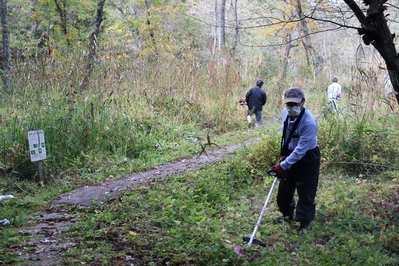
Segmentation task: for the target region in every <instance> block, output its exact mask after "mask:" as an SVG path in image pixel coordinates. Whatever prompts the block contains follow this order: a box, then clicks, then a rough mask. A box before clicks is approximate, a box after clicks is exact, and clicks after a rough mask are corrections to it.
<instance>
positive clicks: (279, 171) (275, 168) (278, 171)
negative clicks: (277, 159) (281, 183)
mask: <svg viewBox="0 0 399 266" xmlns="http://www.w3.org/2000/svg"><path fill="white" fill-rule="evenodd" d="M272 170H273V171H274V172H275V173H276V174H277V175H281V174H283V173H284V169H283V168H282V167H281V166H280V164H276V165H274V166H273V167H272Z"/></svg>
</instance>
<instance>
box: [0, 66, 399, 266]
mask: <svg viewBox="0 0 399 266" xmlns="http://www.w3.org/2000/svg"><path fill="white" fill-rule="evenodd" d="M66 59H67V58H66ZM66 59H65V61H62V59H61V58H60V59H59V61H58V64H56V65H53V66H51V67H52V72H49V73H47V74H46V75H48V77H49V78H40V77H38V78H35V79H33V78H32V79H30V80H23V78H22V77H25V76H26V77H27V76H28V75H20V76H21V80H19V81H16V84H18V85H16V88H19V87H20V88H23V89H20V90H18V89H15V90H14V91H13V92H12V93H10V94H5V95H4V98H3V99H2V100H3V101H2V107H1V109H0V125H1V127H0V128H1V129H0V143H1V144H2V145H1V148H0V166H1V167H4V168H6V169H8V168H12V169H13V170H16V171H18V172H20V173H22V172H23V171H26V172H27V173H28V174H32V173H33V174H34V171H35V169H34V165H33V164H32V163H31V162H30V161H29V154H28V153H27V151H26V147H27V145H26V144H27V143H26V137H27V136H26V133H27V131H28V130H32V129H42V130H44V132H45V138H46V145H47V147H46V148H47V152H48V158H47V160H45V161H44V162H43V167H44V172H45V176H46V180H45V182H44V183H42V184H40V183H37V182H35V181H34V180H33V179H32V178H28V179H23V178H21V177H16V176H10V175H9V174H8V173H6V174H5V175H4V177H2V178H1V179H0V194H2V195H3V194H13V195H14V196H15V199H13V200H6V201H3V202H1V204H2V205H1V206H0V208H1V211H2V212H1V215H2V216H1V217H0V219H2V217H3V216H4V218H7V219H9V220H10V221H11V223H12V224H11V226H8V227H0V237H1V239H2V240H3V241H1V242H0V262H1V263H20V261H17V256H16V253H15V252H13V247H16V246H24V245H26V243H27V241H29V239H28V236H24V235H20V234H18V231H19V230H20V229H22V228H24V227H26V226H30V223H29V219H30V217H32V216H34V215H37V214H38V213H39V214H40V213H45V211H46V208H48V201H49V200H51V199H53V198H54V197H56V196H57V195H59V194H62V193H65V192H67V191H70V190H73V189H75V188H78V187H82V186H86V185H94V184H99V183H101V182H102V181H105V180H110V179H117V178H121V177H123V176H126V175H128V174H130V173H132V172H138V171H142V170H144V169H148V168H151V167H154V166H156V165H159V164H162V163H165V162H169V161H172V160H174V159H176V158H185V157H191V156H193V155H194V154H198V153H199V152H200V151H201V145H200V144H205V143H206V142H207V138H208V137H210V139H211V141H212V142H214V143H216V144H217V145H219V146H222V145H226V144H231V143H237V142H241V141H243V140H245V139H247V138H248V137H259V139H260V140H261V141H260V142H259V143H257V144H256V145H254V146H251V147H245V148H244V149H243V150H242V151H240V152H237V153H234V154H232V155H231V158H229V159H226V160H224V161H223V162H220V163H218V164H215V165H211V166H207V167H206V168H204V169H200V170H196V171H190V172H188V173H186V174H185V175H182V176H171V177H169V178H168V179H167V180H166V181H164V182H159V183H151V184H145V185H143V186H141V187H136V188H132V189H130V190H129V191H127V192H126V193H125V194H124V195H123V196H122V197H121V198H119V199H117V200H115V201H113V202H111V203H110V204H107V205H101V206H97V207H93V208H73V207H63V208H65V210H64V211H67V212H69V213H71V214H75V213H77V214H79V217H80V218H79V224H78V225H77V226H75V227H73V228H71V229H70V230H69V231H68V232H65V233H63V236H65V237H69V238H70V240H71V241H73V242H75V243H77V244H78V245H77V246H76V247H70V248H69V249H68V250H67V252H66V253H65V254H63V255H64V258H65V264H67V265H76V264H90V265H118V264H122V265H123V264H124V263H126V258H130V259H134V260H132V261H129V263H130V262H131V263H134V264H135V265H148V264H150V263H156V264H158V265H165V264H169V265H181V264H187V265H250V264H251V265H252V264H259V265H308V264H311V265H395V264H398V257H397V256H398V255H397V254H398V242H399V240H398V237H397V231H398V230H397V227H398V223H397V217H398V209H399V208H398V205H399V202H398V198H399V196H398V187H399V185H398V180H399V179H398V178H399V177H398V170H399V161H398V159H397V153H396V147H397V146H399V145H398V144H399V143H398V140H399V138H397V135H398V131H397V127H396V117H397V111H395V110H391V109H390V107H389V105H388V104H387V102H388V101H389V99H386V98H381V97H380V98H377V97H370V96H367V95H369V94H367V95H366V96H364V95H363V94H360V93H357V92H356V91H354V92H351V93H347V94H344V96H345V95H346V98H344V100H343V101H342V102H340V107H341V111H340V112H338V113H330V112H327V111H326V110H325V108H323V104H324V100H325V99H324V98H325V95H324V94H323V93H320V92H319V91H316V90H315V89H306V88H305V89H306V97H307V101H306V105H305V106H306V107H307V108H308V109H309V110H311V111H312V112H313V113H314V114H315V116H316V117H317V118H318V120H319V128H320V131H319V144H320V147H321V151H322V155H323V163H322V174H321V178H320V188H319V192H318V197H317V201H318V205H317V206H318V210H317V217H316V220H315V221H314V223H313V228H312V230H311V231H309V232H307V233H306V234H304V235H298V234H297V233H296V230H295V226H287V225H278V224H275V223H274V220H275V219H276V218H277V217H279V213H278V211H277V209H276V206H275V202H273V201H272V203H271V206H270V208H269V210H268V211H267V214H266V216H265V218H264V220H263V222H262V226H261V227H260V228H259V232H258V235H257V238H259V239H261V240H263V241H264V242H266V243H267V246H266V247H265V248H262V249H259V250H258V252H259V253H260V255H261V256H260V258H258V259H255V260H254V259H251V258H248V257H247V256H239V255H237V254H236V253H234V251H233V249H234V247H236V246H241V247H245V243H243V242H242V236H245V235H249V234H250V233H251V232H252V230H253V227H254V225H255V223H256V220H257V218H258V215H259V212H260V210H261V208H262V205H263V202H264V200H265V197H266V195H267V192H268V189H269V187H270V185H271V181H272V180H271V179H270V177H268V176H267V175H266V174H265V172H266V170H267V169H269V167H270V166H271V165H272V164H274V163H276V162H277V161H278V154H279V150H278V147H279V142H280V132H279V131H278V129H279V124H278V119H277V118H276V117H275V116H276V115H277V116H278V115H279V114H280V111H281V109H282V106H281V97H280V96H281V92H282V91H281V90H282V88H281V87H279V86H277V85H278V84H277V83H278V82H275V81H273V80H272V79H270V80H265V85H264V87H265V88H267V90H268V95H269V100H268V103H267V105H266V106H265V116H264V117H265V119H266V120H267V123H266V125H265V126H264V127H263V128H260V129H259V130H256V131H255V130H248V129H247V125H246V122H245V116H244V114H245V111H246V109H245V106H244V107H243V106H237V102H236V101H237V100H238V99H239V98H242V97H243V96H244V94H245V92H246V91H247V90H248V89H249V87H251V85H250V84H249V83H248V80H249V78H248V77H242V76H240V73H241V72H240V66H239V65H231V66H229V67H231V68H229V73H224V74H226V75H227V74H228V76H227V77H225V78H223V82H222V81H221V79H220V78H218V76H217V74H215V73H217V71H221V72H223V71H224V69H225V65H223V63H221V62H218V63H215V62H213V64H212V65H210V66H209V69H208V68H207V66H206V65H205V66H202V67H201V69H197V66H196V65H190V63H187V62H180V63H181V64H177V63H176V62H174V61H173V62H169V61H167V60H165V62H163V63H164V64H163V65H167V66H168V68H166V67H165V68H164V69H157V68H155V66H154V68H152V66H147V67H145V68H144V67H143V68H142V71H141V72H137V73H133V72H131V71H128V70H126V73H125V72H124V73H125V74H124V75H123V77H122V76H118V75H119V74H120V73H119V74H118V73H117V72H118V67H115V68H112V67H111V68H110V69H109V70H108V72H106V73H105V72H104V73H102V72H101V70H98V72H96V73H95V74H94V76H93V84H92V87H91V88H90V89H91V90H90V91H86V92H84V93H77V92H75V90H74V88H75V87H77V84H78V83H79V80H78V79H79V78H75V79H76V82H75V83H76V84H75V83H74V81H73V80H72V79H71V81H70V82H71V83H73V84H69V83H68V84H66V83H65V82H66V81H65V79H64V78H62V77H64V74H59V73H64V71H63V70H64V69H71V71H72V72H73V73H70V75H69V76H72V77H73V76H74V75H77V73H75V71H74V69H81V67H82V66H81V63H80V61H79V60H80V59H79V58H76V59H73V58H72V59H71V60H69V61H68V60H66ZM109 63H110V64H111V63H112V61H109ZM182 66H187V67H186V69H184V67H182ZM211 66H212V69H211ZM29 67H34V64H30V63H29V62H27V63H26V65H25V68H21V69H18V66H16V70H15V71H16V73H19V72H18V71H27V70H28V69H29ZM125 67H126V69H129V67H128V66H125ZM132 69H135V68H134V67H133V68H132ZM193 70H195V71H193ZM208 70H215V71H208ZM216 70H217V71H216ZM192 71H193V72H195V73H196V74H195V75H194V74H192ZM21 73H22V72H21ZM23 73H25V72H23ZM154 73H155V74H156V77H157V78H154V79H153V78H151V77H153V76H155V74H154ZM170 73H175V75H170ZM251 75H255V73H253V74H251ZM258 75H259V76H262V73H256V76H258ZM116 76H118V77H120V78H119V81H118V82H117V84H115V81H114V77H116ZM231 77H234V79H233V78H231ZM176 80H184V81H185V82H176ZM253 80H256V78H253ZM140 81H141V82H140ZM46 82H51V84H47V83H46ZM274 82H275V83H274ZM312 85H314V87H316V88H317V86H316V85H315V84H312ZM290 86H291V85H290ZM366 97H368V98H366ZM208 148H209V147H208Z"/></svg>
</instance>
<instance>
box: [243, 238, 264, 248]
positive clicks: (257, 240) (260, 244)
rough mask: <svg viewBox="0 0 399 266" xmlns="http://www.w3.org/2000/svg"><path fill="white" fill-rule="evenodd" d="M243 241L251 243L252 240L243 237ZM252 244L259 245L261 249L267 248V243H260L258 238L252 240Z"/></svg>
mask: <svg viewBox="0 0 399 266" xmlns="http://www.w3.org/2000/svg"><path fill="white" fill-rule="evenodd" d="M242 240H244V241H245V242H249V241H250V240H251V238H250V237H249V236H243V237H242ZM252 244H255V245H259V246H261V247H266V244H265V243H263V242H262V241H260V240H259V239H256V238H254V239H253V240H252Z"/></svg>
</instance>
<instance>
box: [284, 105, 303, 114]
mask: <svg viewBox="0 0 399 266" xmlns="http://www.w3.org/2000/svg"><path fill="white" fill-rule="evenodd" d="M286 108H287V111H288V113H289V114H290V116H298V115H299V113H300V112H301V107H300V106H287V107H286Z"/></svg>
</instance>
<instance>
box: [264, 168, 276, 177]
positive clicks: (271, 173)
mask: <svg viewBox="0 0 399 266" xmlns="http://www.w3.org/2000/svg"><path fill="white" fill-rule="evenodd" d="M266 173H268V174H269V175H270V176H276V173H275V172H274V170H273V169H269V170H267V172H266Z"/></svg>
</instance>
